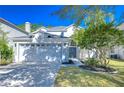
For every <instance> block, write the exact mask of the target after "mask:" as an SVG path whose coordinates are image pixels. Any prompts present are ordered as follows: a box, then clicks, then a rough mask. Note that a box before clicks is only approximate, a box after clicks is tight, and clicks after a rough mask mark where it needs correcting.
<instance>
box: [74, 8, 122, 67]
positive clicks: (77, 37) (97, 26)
mask: <svg viewBox="0 0 124 93" xmlns="http://www.w3.org/2000/svg"><path fill="white" fill-rule="evenodd" d="M109 15H110V14H109ZM106 17H108V14H104V11H101V10H97V13H94V14H92V15H91V16H88V17H87V18H86V19H85V20H86V21H85V23H86V25H87V28H85V29H84V30H79V31H76V32H75V33H74V35H73V39H74V41H75V42H77V45H79V46H80V47H81V48H86V49H89V50H93V49H95V52H96V54H97V55H96V56H97V59H98V60H99V62H100V63H101V64H102V65H105V66H106V65H107V64H108V63H109V60H108V59H107V51H109V50H110V49H111V48H112V47H113V46H116V45H122V44H124V31H122V30H119V29H117V26H116V25H115V21H114V20H113V18H112V20H110V21H107V20H106Z"/></svg>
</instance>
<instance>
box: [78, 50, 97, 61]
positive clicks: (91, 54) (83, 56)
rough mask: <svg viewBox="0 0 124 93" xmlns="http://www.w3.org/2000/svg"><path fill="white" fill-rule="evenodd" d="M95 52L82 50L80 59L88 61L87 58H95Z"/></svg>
mask: <svg viewBox="0 0 124 93" xmlns="http://www.w3.org/2000/svg"><path fill="white" fill-rule="evenodd" d="M94 51H95V50H87V49H80V52H79V59H81V60H86V59H87V58H89V57H90V58H93V57H96V56H95V52H94Z"/></svg>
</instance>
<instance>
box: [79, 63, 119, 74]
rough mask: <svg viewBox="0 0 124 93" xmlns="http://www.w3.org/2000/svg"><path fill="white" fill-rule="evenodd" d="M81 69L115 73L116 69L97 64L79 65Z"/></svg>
mask: <svg viewBox="0 0 124 93" xmlns="http://www.w3.org/2000/svg"><path fill="white" fill-rule="evenodd" d="M79 67H80V68H82V69H86V70H90V71H96V72H108V73H117V70H116V69H114V68H111V67H105V66H97V67H91V66H87V65H81V66H79Z"/></svg>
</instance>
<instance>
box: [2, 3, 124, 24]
mask: <svg viewBox="0 0 124 93" xmlns="http://www.w3.org/2000/svg"><path fill="white" fill-rule="evenodd" d="M61 7H63V6H60V5H57V6H56V5H49V6H47V5H41V6H13V5H11V6H2V5H1V6H0V17H2V18H5V19H6V20H8V21H10V22H12V23H14V24H17V25H18V24H23V23H25V22H26V21H28V22H31V23H39V24H43V25H45V26H47V25H51V26H60V25H63V26H67V25H70V24H72V23H73V21H71V20H62V19H60V18H59V17H58V16H52V15H50V14H51V13H52V12H54V11H56V10H58V9H60V8H61ZM123 11H124V6H117V8H116V15H115V17H116V18H118V17H119V15H120V14H121V13H122V12H123Z"/></svg>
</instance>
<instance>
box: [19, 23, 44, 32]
mask: <svg viewBox="0 0 124 93" xmlns="http://www.w3.org/2000/svg"><path fill="white" fill-rule="evenodd" d="M18 27H19V28H21V29H23V30H25V24H21V25H18ZM39 27H42V25H41V24H31V32H34V31H36V30H37V29H38V28H39Z"/></svg>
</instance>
